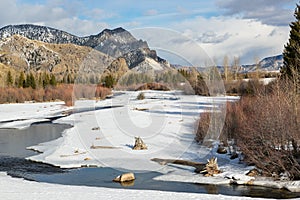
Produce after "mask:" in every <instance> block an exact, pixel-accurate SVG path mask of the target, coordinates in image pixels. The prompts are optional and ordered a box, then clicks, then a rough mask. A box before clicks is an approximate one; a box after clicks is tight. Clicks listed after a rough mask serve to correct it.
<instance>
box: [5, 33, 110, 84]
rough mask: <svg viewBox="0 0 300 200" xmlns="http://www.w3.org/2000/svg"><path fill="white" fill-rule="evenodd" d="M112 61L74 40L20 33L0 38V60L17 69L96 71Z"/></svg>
mask: <svg viewBox="0 0 300 200" xmlns="http://www.w3.org/2000/svg"><path fill="white" fill-rule="evenodd" d="M112 61H113V58H112V57H109V56H107V55H105V54H103V53H101V52H99V51H93V49H91V48H89V47H83V46H78V45H74V44H49V43H44V42H40V41H34V40H30V39H28V38H25V37H23V36H20V35H14V36H12V37H9V38H6V39H3V40H0V62H1V63H2V64H4V65H7V66H11V67H12V68H14V69H16V70H20V71H35V72H43V71H46V72H51V73H53V74H54V75H56V77H57V78H58V79H59V78H60V79H62V78H63V76H64V75H66V74H69V75H72V74H73V75H75V74H77V75H78V73H79V74H80V75H89V74H91V73H94V74H96V73H97V74H99V73H102V72H103V71H104V69H106V68H107V66H109V65H110V63H111V62H112Z"/></svg>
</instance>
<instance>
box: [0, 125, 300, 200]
mask: <svg viewBox="0 0 300 200" xmlns="http://www.w3.org/2000/svg"><path fill="white" fill-rule="evenodd" d="M67 128H70V126H69V125H64V124H52V123H39V124H33V125H32V126H30V127H29V128H27V129H23V130H18V129H0V171H6V172H7V173H8V174H9V175H11V176H14V177H20V178H25V179H27V180H33V181H37V182H48V183H56V184H64V185H85V186H93V187H107V188H126V189H143V190H162V191H174V192H191V193H208V194H224V195H232V196H248V197H264V198H277V199H279V198H296V197H300V194H299V193H291V192H289V191H287V190H278V189H271V188H265V187H256V186H235V185H218V186H216V185H200V184H192V183H181V182H172V181H157V180H153V177H156V176H159V175H161V174H160V173H158V172H145V173H138V174H136V180H135V181H134V183H130V184H127V185H121V184H119V183H115V182H112V179H113V178H114V177H116V176H117V175H119V174H121V173H122V172H120V171H118V170H115V169H112V168H79V169H60V168H58V167H54V166H51V165H47V164H42V163H36V162H32V161H28V160H26V159H25V158H26V157H28V156H32V155H35V154H37V152H34V151H30V150H26V147H28V146H32V145H36V144H39V143H43V142H47V141H51V140H54V139H57V138H59V137H61V134H62V132H63V131H64V130H65V129H67Z"/></svg>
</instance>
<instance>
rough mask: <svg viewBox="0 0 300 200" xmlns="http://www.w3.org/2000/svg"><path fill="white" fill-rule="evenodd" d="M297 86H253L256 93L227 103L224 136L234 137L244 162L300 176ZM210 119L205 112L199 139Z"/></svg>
mask: <svg viewBox="0 0 300 200" xmlns="http://www.w3.org/2000/svg"><path fill="white" fill-rule="evenodd" d="M293 87H294V86H293V83H292V82H290V81H285V80H284V81H282V80H281V81H277V82H275V83H272V84H271V85H270V86H267V87H264V88H253V89H254V90H253V91H255V95H244V96H242V97H241V99H240V101H238V102H234V103H229V104H228V106H227V113H226V118H225V124H224V127H223V130H222V133H221V138H220V139H221V140H228V139H234V140H235V141H236V143H237V145H238V147H239V148H240V149H241V151H242V152H243V154H244V155H245V156H244V161H245V162H246V163H248V164H252V165H256V166H257V167H258V168H260V169H261V170H262V171H263V174H264V175H267V176H271V175H272V174H274V173H275V174H277V175H279V174H280V173H285V172H287V173H288V174H289V177H290V178H291V179H300V165H299V162H298V160H299V158H300V151H299V146H300V145H299V144H300V134H299V133H300V132H299V130H300V123H299V117H300V116H299V112H298V110H299V108H300V107H299V103H298V102H300V98H299V95H298V93H295V92H293V91H294V90H293ZM209 121H210V120H209V116H207V114H201V118H200V121H199V126H198V131H197V134H196V140H197V141H201V140H202V139H203V135H204V134H206V133H207V130H208V129H207V126H209V124H207V123H209Z"/></svg>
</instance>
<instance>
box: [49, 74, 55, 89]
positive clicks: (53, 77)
mask: <svg viewBox="0 0 300 200" xmlns="http://www.w3.org/2000/svg"><path fill="white" fill-rule="evenodd" d="M56 84H57V82H56V78H55V76H54V75H53V74H51V75H50V85H52V86H56Z"/></svg>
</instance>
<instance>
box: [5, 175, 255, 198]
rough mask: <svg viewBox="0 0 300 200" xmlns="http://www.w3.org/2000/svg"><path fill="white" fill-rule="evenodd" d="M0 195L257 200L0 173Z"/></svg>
mask: <svg viewBox="0 0 300 200" xmlns="http://www.w3.org/2000/svg"><path fill="white" fill-rule="evenodd" d="M0 194H1V199H5V200H32V199H47V200H52V199H60V200H76V199H79V200H82V199H88V200H99V199H110V200H114V199H124V198H126V199H143V200H148V199H149V200H154V199H170V200H171V199H206V200H215V199H220V200H227V199H228V200H230V199H233V200H237V199H241V198H242V199H246V200H247V199H251V200H255V199H261V198H249V197H234V196H224V195H210V194H195V193H177V192H164V191H153V190H152V191H151V190H132V189H111V188H103V187H86V186H66V185H56V184H48V183H37V182H33V181H25V180H23V179H19V178H18V179H17V178H11V177H9V176H7V175H6V174H5V173H0Z"/></svg>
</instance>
